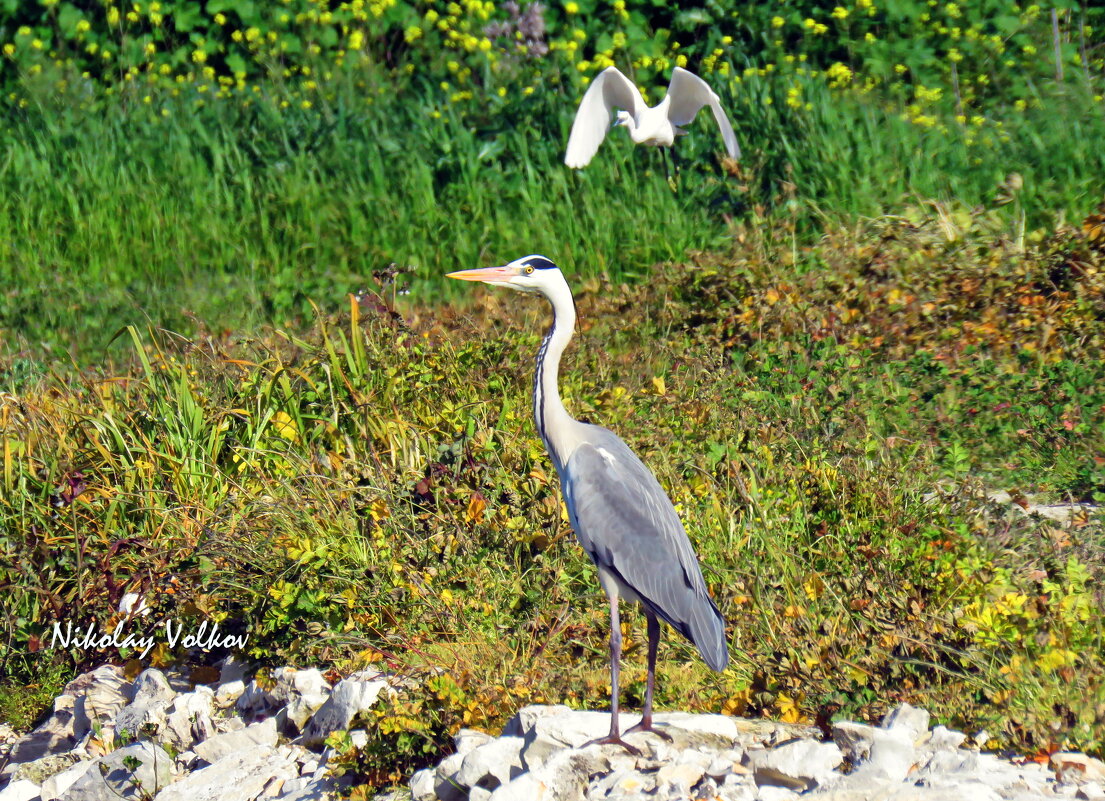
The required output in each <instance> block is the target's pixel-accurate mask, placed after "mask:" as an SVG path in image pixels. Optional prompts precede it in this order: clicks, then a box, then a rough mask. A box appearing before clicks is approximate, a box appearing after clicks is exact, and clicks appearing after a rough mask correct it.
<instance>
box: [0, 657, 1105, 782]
mask: <svg viewBox="0 0 1105 801" xmlns="http://www.w3.org/2000/svg"><path fill="white" fill-rule="evenodd" d="M405 686H406V685H405V682H404V680H402V679H400V678H398V677H395V676H391V675H388V674H385V673H380V672H375V671H362V672H360V673H357V674H354V675H352V676H349V677H347V678H344V679H341V680H340V681H337V682H336V683H335V684H333V685H331V683H330V682H328V681H327V680H326V678H325V677H324V676H323V674H322V673H321V672H320V671H318V670H296V669H294V668H281V669H278V670H276V671H273V673H272V675H271V680H269V681H264V682H260V683H259V682H257V681H250V682H246V681H245V680H244V677H243V671H242V668H241V666H240V665H237V664H235V663H234V662H229V663H228V664H225V665H224V666H223V669H222V673H221V675H220V678H219V681H217V682H214V683H212V684H211V685H204V684H198V685H196V684H193V683H191V682H189V681H186V680H185V679H184V678H182V677H179V676H174V675H172V674H169V675H166V674H165V673H162V672H161V671H159V670H155V669H150V670H147V671H145V672H144V673H142V674H141V675H139V676H138V677H137V678H136V679H134V680H133V681H128V680H127V679H126V677H125V676H124V674H123V670H122V669H121V668H118V667H115V666H112V665H105V666H102V667H100V668H97V669H96V670H94V671H92V672H90V673H85V674H83V675H81V676H79V677H78V678H76V679H74V680H73V681H72V682H70V683H69V684H68V685H67V686H66V688H65V690H64V691H63V692H62V694H61V695H60V696H58V698H57V699H56V700H55V702H54V709H53V713H52V714H51V715H50V716H49V718H47V720H46V721H44V722H43V723H42V724H41V725H40V726H39V727H38V728H37V729H35V730H34V731H32V732H29V733H28V734H25V735H22V736H18V735H16V734H15V733H14V732H12V731H11V730H10V729H5V727H4V726H3V725H0V766H2V768H0V788H2V789H0V801H53V799H63V800H64V801H118V799H120V798H122V799H135V800H136V801H149V800H150V799H152V800H153V801H216V799H218V800H219V801H254V800H255V799H262V798H279V799H288V800H289V801H313V800H316V799H318V800H321V799H329V798H337V797H339V796H340V794H341V792H342V790H343V789H347V785H345V784H343V780H342V779H335V778H334V777H332V776H330V775H329V772H328V769H327V761H328V759H330V758H331V757H332V756H333V752H332V751H331V750H330V749H328V748H325V747H324V745H323V741H324V740H325V738H326V736H327V735H328V734H329V733H330V732H333V731H337V730H344V729H348V727H349V726H350V725H351V724H355V720H356V717H357V715H358V714H360V713H362V712H365V711H367V710H368V709H370V708H371V707H372V706H373V705H374V704H375V703H376V701H377V699H378V698H379V697H380V696H381V694H382V693H395V692H403V690H404V689H405ZM635 720H636V719H635V718H634V716H632V715H625V716H623V721H622V726H623V728H625V727H628V726H629V725H631V724H632V723H633V722H635ZM657 721H658V722H659V723H660V724H662V728H663V730H664V732H666V733H667V735H668V737H670V740H668V739H666V738H663V737H660V736H657V735H655V734H631V735H629V736H628V737H627V740H628V741H629V742H630V743H631V744H633V745H634V746H635V747H636V748H637V750H639V752H640V753H639V754H636V755H635V754H632V753H630V752H628V751H627V750H626V749H624V748H621V747H620V746H598V745H586V743H587V742H588V741H590V740H592V739H594V738H596V737H599V736H601V735H603V734H605V733H606V731H607V729H608V727H609V715H608V714H607V713H605V712H581V711H574V710H571V709H569V708H567V707H563V706H529V707H526V708H524V709H522V710H521V711H519V713H518V714H517V715H516V716H515V717H514V718H513V719H512V720H511V721H510V722H509V723H508V724H507V726H506V728H505V729H504V731H503V732H502V734H501V735H500V736H498V737H493V736H491V735H490V734H486V733H484V732H478V731H473V730H468V729H465V730H462V731H461V732H459V733H458V734H457V736H456V752H455V753H453V754H450V755H449V756H447V757H445V759H443V760H442V761H441V763H440V764H439V765H437V767H436V768H429V769H426V770H422V771H419V772H418V773H416V774H415V775H414V776H413V777H412V778H411V782H410V795H411V796H412V797H413V799H414V801H540V800H543V801H569V800H570V801H577V800H579V801H582V799H611V800H612V801H619V800H620V799H634V798H642V799H657V800H664V799H721V800H722V801H789V799H798V798H800V797H801V798H805V797H809V798H812V799H824V800H825V801H952V800H953V799H955V800H958V799H963V801H998V800H999V799H1009V800H1010V801H1029V799H1047V798H1072V799H1085V800H1086V801H1094V800H1097V799H1101V800H1102V801H1105V790H1103V789H1102V788H1103V786H1105V763H1103V762H1101V761H1100V760H1097V759H1094V758H1091V757H1087V756H1085V755H1082V754H1073V753H1060V754H1055V755H1053V756H1052V758H1051V763H1050V765H1041V764H1037V763H1035V762H1032V761H1025V760H1018V759H1005V758H1001V757H999V756H997V755H994V754H988V753H983V752H981V751H980V750H979V749H978V748H976V747H971V746H970V743H969V740H968V738H967V736H966V735H965V734H962V733H960V732H956V731H951V730H949V729H946V728H944V727H943V726H936V727H934V728H930V727H929V715H928V713H927V712H925V711H924V710H922V709H916V708H914V707H910V706H908V705H903V706H901V707H899V708H897V709H895V710H894V711H892V712H891V713H890V714H889V715H887V717H886V719H885V720H884V721H883V723H882V725H881V726H878V727H874V726H869V725H865V724H861V723H853V722H849V721H842V722H838V723H836V724H834V725H833V730H832V738H831V740H828V741H826V740H825V738H824V737H823V736H822V734H821V732H820V731H819V730H817V729H815V728H812V727H808V726H799V725H792V724H784V723H773V722H770V721H757V720H745V719H741V718H732V717H727V716H724V715H692V714H687V713H683V712H670V713H665V714H660V715H657ZM350 734H351V739H352V741H353V742H354V743H356V742H358V741H362V742H363V741H365V739H366V738H367V734H366V733H365V732H364V731H363V730H362V731H356V730H354V731H353V732H351V733H350ZM980 739H981V738H980ZM388 795H389V796H390V797H391V798H392V799H397V798H405V797H406V795H407V793H406V791H404V790H399V791H395V790H393V791H390V792H389V793H388Z"/></svg>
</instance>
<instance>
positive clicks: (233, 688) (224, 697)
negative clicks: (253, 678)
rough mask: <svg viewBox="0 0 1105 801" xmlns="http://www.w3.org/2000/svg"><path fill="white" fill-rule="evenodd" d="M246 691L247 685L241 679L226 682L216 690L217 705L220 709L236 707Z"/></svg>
mask: <svg viewBox="0 0 1105 801" xmlns="http://www.w3.org/2000/svg"><path fill="white" fill-rule="evenodd" d="M245 691H246V683H245V682H244V681H242V680H241V679H233V680H231V681H224V682H222V683H221V684H219V686H218V688H217V689H216V690H215V703H216V704H217V705H218V707H219V708H220V709H226V708H228V707H232V706H235V705H236V704H237V703H238V699H239V698H241V697H242V693H244V692H245Z"/></svg>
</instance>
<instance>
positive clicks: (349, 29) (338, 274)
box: [0, 0, 1105, 364]
mask: <svg viewBox="0 0 1105 801" xmlns="http://www.w3.org/2000/svg"><path fill="white" fill-rule="evenodd" d="M807 5H808V6H809V7H808V8H804V9H802V10H801V13H799V10H798V9H795V10H792V11H789V12H788V14H790V15H791V16H788V17H786V18H783V17H777V16H774V12H773V11H772V10H771V9H770V8H769V7H768V6H767V5H764V6H762V7H753V8H750V9H745V10H742V11H741V12H740V14H737V13H736V12H735V11H734V12H731V13H730V12H726V13H724V14H720V16H719V12H718V11H717V10H716V9H714V10H707V9H698V10H697V11H695V10H693V9H682V10H680V11H679V12H678V13H672V12H671V11H664V10H657V9H654V8H653V6H652V5H651V4H647V5H646V4H644V3H641V4H636V3H632V4H625V3H619V2H615V3H613V4H612V5H610V6H609V7H606V6H605V5H602V6H596V7H594V8H592V7H591V6H590V5H589V4H587V3H582V4H578V6H577V5H576V4H574V3H566V4H565V5H564V6H563V7H562V8H558V9H554V10H550V11H549V13H548V15H547V17H546V20H547V22H543V23H542V24H540V25H539V24H538V23H537V22H535V21H534V20H539V19H540V17H539V16H538V17H534V12H533V11H532V9H531V10H529V11H519V12H512V11H510V10H509V8H508V4H504V5H503V6H501V7H499V8H495V7H493V6H492V5H491V4H488V3H478V2H474V0H473V2H468V3H466V4H464V5H463V7H462V6H460V5H455V4H441V5H436V4H431V5H428V6H425V7H422V6H419V7H418V9H416V8H415V7H414V6H413V5H408V4H406V3H389V2H382V3H379V4H375V3H369V4H364V3H357V2H354V3H350V4H345V5H343V6H342V7H341V8H330V7H329V5H327V4H324V3H314V2H309V0H291V2H289V3H283V4H259V3H253V2H248V1H247V0H242V1H241V2H232V1H231V0H227V1H226V2H215V1H214V0H212V1H211V2H208V3H207V4H206V5H205V6H203V7H202V8H201V7H200V5H199V4H198V3H196V2H193V1H192V0H173V2H165V3H161V4H157V3H151V4H144V3H138V4H135V6H134V8H131V9H129V10H128V9H127V8H123V7H121V6H116V5H113V4H112V3H110V2H109V3H105V4H104V5H102V6H95V7H94V8H91V9H87V10H81V7H78V6H76V5H73V4H70V3H67V2H58V3H43V4H41V5H32V4H15V6H14V7H12V8H11V9H7V10H5V9H0V42H3V43H4V44H2V45H0V47H3V48H4V51H5V53H7V55H6V57H3V58H0V65H2V67H0V85H2V86H3V101H4V102H3V108H2V110H0V115H2V117H3V122H4V124H3V125H2V126H0V145H2V147H3V152H4V153H5V154H6V156H5V159H4V160H3V162H0V230H3V231H4V238H3V240H2V243H3V244H2V245H0V254H2V258H0V281H3V283H4V285H5V287H8V290H7V291H6V292H5V293H4V294H3V296H2V297H0V336H2V337H3V339H4V341H5V342H6V343H12V342H14V343H15V344H14V346H12V345H8V347H9V348H10V349H12V350H20V349H25V350H27V351H28V352H29V353H30V354H31V355H34V354H43V353H48V354H52V355H55V356H56V355H60V354H64V353H67V352H68V349H72V351H73V354H74V357H75V358H76V359H77V361H78V363H81V364H87V363H92V362H96V361H98V360H100V359H101V358H102V357H103V355H104V351H105V349H106V348H107V342H108V340H109V339H110V337H111V336H112V335H113V334H114V333H115V332H117V331H118V330H119V329H120V328H121V327H122V326H123V325H124V324H127V323H130V324H134V325H138V326H139V327H144V326H145V325H146V324H147V321H151V322H153V323H154V324H155V325H159V326H164V327H166V328H169V329H172V330H176V331H182V332H185V333H189V332H195V331H196V330H198V328H199V327H200V326H201V325H203V324H206V325H208V326H210V327H212V328H214V329H215V330H218V329H230V330H241V329H246V330H248V329H252V328H254V327H256V325H258V324H260V323H263V322H272V323H276V324H278V325H281V326H291V327H296V326H299V325H302V324H304V322H305V321H309V320H310V319H311V316H312V314H313V312H312V310H311V308H310V304H311V302H314V303H317V304H319V305H320V306H322V307H332V306H333V305H334V304H335V303H336V302H337V301H338V299H339V298H341V297H343V296H344V295H345V294H346V293H347V292H350V291H356V290H358V289H360V288H361V287H362V286H363V285H364V282H365V280H366V279H367V277H368V276H369V275H371V273H373V272H374V271H378V270H382V269H385V268H386V267H387V266H388V265H389V264H391V263H396V264H398V265H401V266H408V265H410V266H414V267H415V268H416V272H415V277H414V282H413V290H414V292H415V293H416V295H418V296H420V297H427V298H428V297H432V296H435V295H438V294H440V293H441V292H442V291H443V290H442V287H441V280H440V276H441V273H442V272H444V271H445V270H446V269H449V268H453V267H455V266H457V265H476V264H481V263H485V262H486V261H488V260H491V259H495V258H502V257H504V256H503V254H511V253H514V252H515V251H516V250H518V249H519V248H525V249H529V250H543V251H547V252H550V253H554V254H555V255H556V256H557V258H558V260H559V261H560V262H561V263H562V264H564V265H565V266H566V267H567V268H568V269H569V270H571V271H573V272H574V273H577V274H582V275H588V276H592V275H601V274H603V273H607V272H608V273H609V274H610V275H613V276H616V277H623V276H624V277H632V276H640V275H643V274H645V273H646V271H647V269H648V267H649V266H650V265H652V264H654V263H656V262H658V261H663V260H672V259H676V260H677V259H679V258H681V257H682V256H683V255H684V254H685V253H686V252H687V251H688V249H699V250H702V249H707V250H710V249H718V248H724V246H725V243H726V242H727V241H728V237H729V235H730V234H731V230H730V228H729V221H731V220H733V219H741V218H745V217H747V215H749V214H750V213H756V214H758V215H761V216H762V215H770V214H773V213H776V212H777V211H779V210H784V211H785V213H786V214H788V215H790V214H793V215H794V216H796V217H797V221H798V222H799V226H800V228H799V234H800V235H801V237H802V238H803V239H804V240H806V241H808V240H809V238H810V237H811V236H817V235H819V233H820V231H821V230H822V226H823V224H824V220H825V219H826V218H828V219H837V218H838V217H839V215H843V216H844V218H845V219H850V218H851V217H852V216H854V215H857V214H858V215H866V216H877V215H880V214H884V213H898V212H899V211H900V210H901V208H902V207H903V205H904V204H908V203H914V202H916V200H917V199H918V198H922V199H930V198H931V199H937V200H955V201H956V202H959V203H962V204H965V205H967V206H974V205H979V204H984V205H991V204H993V202H994V199H995V197H996V196H997V195H1002V196H1003V197H1005V199H1007V200H1009V201H1010V202H1009V203H1008V205H1006V206H1005V207H1003V208H1002V210H1001V211H1000V212H999V215H1000V216H1001V217H1002V218H1003V219H1004V221H1005V222H1006V223H1007V225H1008V230H1009V231H1010V233H1011V234H1012V235H1015V236H1017V237H1020V236H1022V235H1025V236H1029V237H1033V236H1034V237H1035V238H1037V239H1038V238H1039V237H1041V236H1043V235H1044V234H1046V232H1047V231H1049V230H1052V229H1053V228H1054V227H1055V225H1056V224H1057V222H1059V221H1061V220H1062V219H1064V218H1065V219H1081V218H1082V217H1084V216H1085V215H1086V214H1087V213H1089V212H1090V211H1091V210H1092V208H1093V207H1094V206H1095V205H1096V204H1097V203H1098V202H1099V201H1100V199H1101V194H1102V192H1101V181H1100V176H1101V175H1102V174H1105V155H1103V154H1105V147H1101V143H1102V142H1103V141H1105V103H1103V102H1102V99H1101V81H1102V69H1103V63H1102V58H1101V48H1102V44H1101V42H1102V39H1101V36H1102V35H1103V34H1105V22H1103V21H1102V20H1101V19H1100V17H1101V14H1102V12H1100V11H1096V10H1084V11H1083V10H1079V9H1077V8H1071V9H1064V10H1062V13H1061V14H1060V15H1059V16H1058V17H1057V18H1056V24H1057V27H1056V28H1055V29H1054V30H1053V28H1052V25H1051V19H1050V15H1049V14H1047V13H1044V12H1041V11H1040V9H1039V8H1038V7H1036V6H1029V7H1026V8H1021V7H1020V6H1018V5H1016V4H1013V3H1009V2H993V3H991V4H989V5H987V6H986V8H985V9H984V8H983V6H982V5H979V4H969V7H964V8H963V9H959V8H958V7H956V5H955V4H954V3H948V4H944V5H940V6H936V5H935V4H932V5H930V4H924V3H913V2H905V0H898V2H894V3H889V4H887V5H886V6H885V7H883V6H882V5H880V4H877V3H867V2H863V3H859V4H858V5H856V6H855V7H854V8H853V7H851V6H849V7H847V8H845V7H843V6H842V7H839V10H836V9H837V7H835V6H834V7H829V6H826V7H825V8H823V9H819V8H818V7H816V4H812V3H810V4H807ZM990 5H992V6H993V8H990V7H989V6H990ZM135 9H137V10H135ZM849 9H850V10H849ZM841 12H846V13H844V15H843V16H841ZM285 17H286V19H285ZM807 21H813V22H812V23H810V22H807ZM1095 24H1097V27H1096V28H1095V27H1094V25H1095ZM415 28H417V29H418V30H419V31H421V33H419V34H415V33H414V32H413V30H414V29H415ZM822 28H824V30H822ZM518 33H521V34H522V39H521V40H519V39H517V38H516V36H515V34H518ZM1055 34H1057V37H1056V36H1055ZM36 43H37V44H36ZM1056 43H1057V44H1058V46H1059V52H1060V56H1061V58H1060V66H1062V67H1063V69H1062V77H1061V78H1060V77H1057V75H1056V71H1057V65H1056V63H1055V61H1054V57H1053V55H1052V54H1053V53H1054V45H1055V44H1056ZM151 48H152V49H151ZM545 48H548V52H547V53H544V50H545ZM952 50H954V51H955V55H956V56H957V58H958V60H956V59H955V58H953V57H952V56H953V54H952V52H951V51H952ZM105 53H109V54H111V55H110V56H109V57H107V58H106V59H105ZM543 53H544V55H542V54H543ZM1076 58H1077V62H1078V63H1077V65H1075V64H1074V63H1073V60H1075V59H1076ZM609 63H617V64H619V65H620V66H621V67H623V68H625V69H628V70H630V71H631V73H632V74H633V75H634V76H635V78H636V79H637V80H638V81H639V82H640V83H641V84H642V85H643V86H644V87H645V88H646V89H648V90H649V92H650V93H651V96H652V99H653V101H655V100H656V99H657V98H658V96H659V91H660V87H661V86H662V85H663V82H664V80H665V79H666V76H667V75H668V73H669V72H670V69H671V67H672V65H673V64H675V63H686V64H687V65H688V66H689V67H691V68H694V69H696V70H698V71H699V72H701V73H702V74H704V75H705V76H706V77H707V78H708V79H709V80H710V81H711V83H712V84H713V85H714V86H715V87H716V88H717V90H718V92H719V93H720V94H721V96H722V98H723V100H724V102H725V104H726V105H727V107H728V108H729V109H730V110H731V114H732V116H733V119H734V122H735V123H736V125H737V128H738V131H739V135H740V139H741V141H742V144H743V147H744V150H745V153H746V158H745V159H744V161H743V162H742V163H741V164H740V165H737V166H734V165H719V164H717V163H716V162H715V157H714V153H716V151H717V149H718V142H717V137H716V132H714V131H713V130H711V129H710V128H709V127H707V126H705V125H702V124H700V125H699V126H698V130H696V132H695V135H693V136H688V137H685V138H684V139H683V140H681V141H680V143H679V147H678V149H677V150H678V153H679V154H680V156H681V163H682V171H681V177H680V182H679V187H678V192H676V193H673V192H672V191H671V190H669V188H668V187H667V186H666V184H665V182H664V180H663V172H664V167H663V165H662V161H661V157H660V155H659V154H657V153H653V152H644V151H639V150H638V151H635V150H633V149H632V148H631V147H630V146H629V144H628V142H627V140H626V137H624V136H622V135H619V134H621V132H620V131H617V132H615V135H613V136H611V137H610V140H611V141H610V142H608V143H607V145H606V146H604V149H603V150H602V152H601V153H600V156H599V158H597V159H596V160H595V161H594V162H593V163H592V164H591V165H590V166H589V167H588V169H587V170H585V171H582V172H580V173H573V172H571V171H568V170H566V169H565V168H564V167H563V165H562V164H561V161H560V160H561V156H562V148H563V143H564V141H565V140H566V136H567V131H568V128H569V126H570V124H571V120H572V116H573V114H574V111H575V105H576V103H577V102H578V99H579V97H580V94H581V92H582V90H583V87H584V85H585V84H586V82H587V81H588V80H589V76H591V75H593V74H594V73H595V72H596V71H597V70H599V69H601V68H602V67H604V66H606V65H607V64H609ZM899 68H900V69H899ZM1013 174H1016V175H1017V176H1019V181H1020V184H1019V186H1020V188H1019V189H1018V190H1017V191H1016V192H1010V191H1009V190H1008V188H1006V179H1007V177H1009V176H1010V175H1013ZM447 291H449V292H454V291H455V289H451V290H447Z"/></svg>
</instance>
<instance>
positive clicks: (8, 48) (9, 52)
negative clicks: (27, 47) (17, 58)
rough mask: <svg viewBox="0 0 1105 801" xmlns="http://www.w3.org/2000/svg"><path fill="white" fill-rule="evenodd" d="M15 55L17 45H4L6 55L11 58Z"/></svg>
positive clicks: (9, 43)
mask: <svg viewBox="0 0 1105 801" xmlns="http://www.w3.org/2000/svg"><path fill="white" fill-rule="evenodd" d="M13 53H15V45H13V44H12V43H11V42H8V43H7V44H6V45H4V55H5V56H10V55H12V54H13Z"/></svg>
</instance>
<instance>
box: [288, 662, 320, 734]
mask: <svg viewBox="0 0 1105 801" xmlns="http://www.w3.org/2000/svg"><path fill="white" fill-rule="evenodd" d="M289 670H291V669H290V668H289ZM284 682H287V686H284ZM275 695H276V698H277V699H278V700H286V701H287V706H286V707H285V708H286V709H287V714H288V720H289V722H291V723H292V724H293V725H294V726H295V729H296V731H297V732H298V731H302V730H303V727H304V726H305V725H306V723H307V721H308V720H310V718H311V715H313V714H314V713H315V711H316V710H317V709H319V708H320V707H321V706H322V705H323V704H324V703H326V699H327V698H329V697H330V684H329V683H328V682H327V681H326V679H325V678H323V675H322V671H320V670H318V669H317V668H312V669H311V670H293V671H292V674H291V675H290V676H288V675H287V674H285V675H284V676H283V677H282V680H278V682H277V692H276V693H275Z"/></svg>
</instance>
